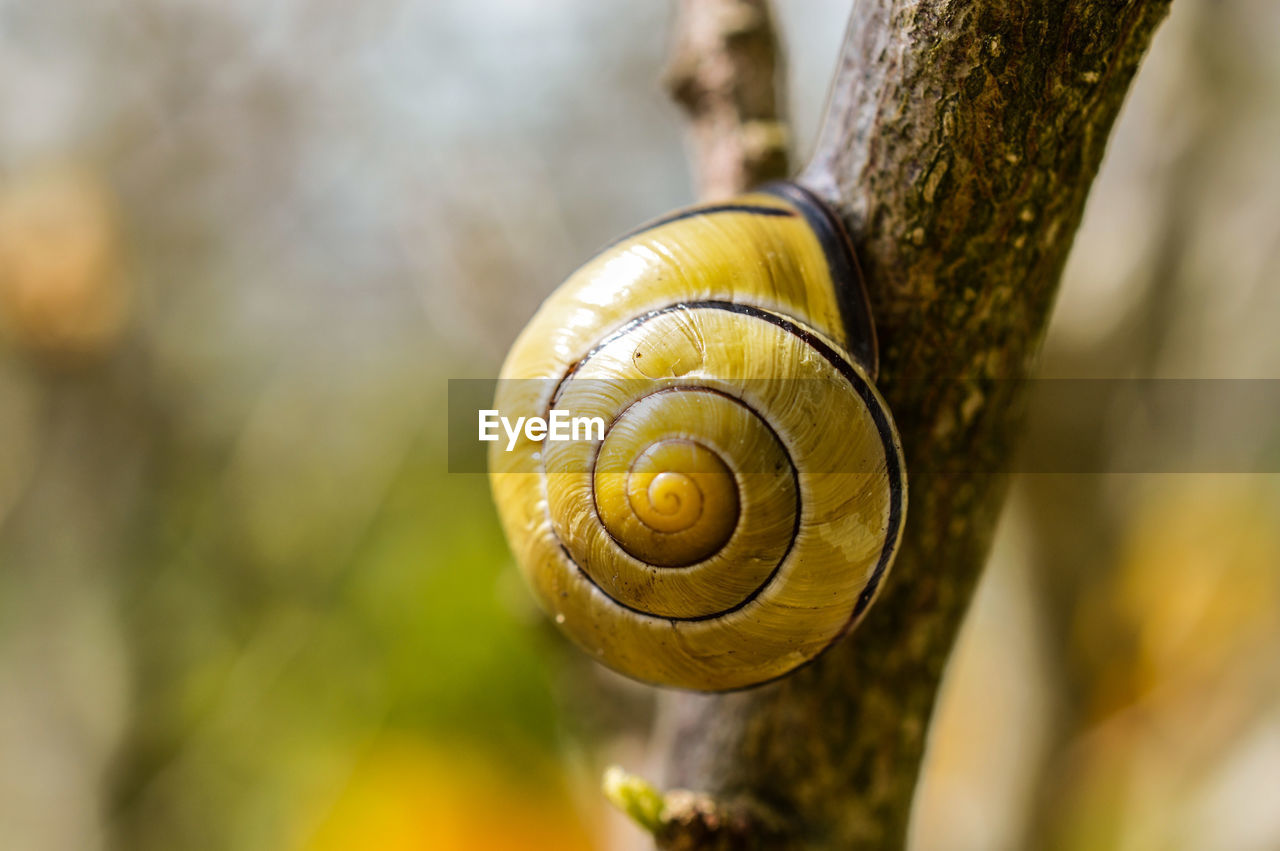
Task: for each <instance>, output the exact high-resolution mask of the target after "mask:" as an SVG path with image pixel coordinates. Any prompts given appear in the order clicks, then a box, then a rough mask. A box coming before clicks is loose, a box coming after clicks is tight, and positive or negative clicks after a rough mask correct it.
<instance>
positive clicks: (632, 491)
mask: <svg viewBox="0 0 1280 851" xmlns="http://www.w3.org/2000/svg"><path fill="white" fill-rule="evenodd" d="M750 224H754V223H750ZM721 227H723V225H721ZM618 256H620V257H621V258H623V259H625V258H626V257H627V256H628V254H627V253H626V252H624V253H622V254H621V255H618ZM614 271H615V272H616V270H614ZM649 271H650V272H652V269H650V270H649ZM797 271H798V270H793V274H795V273H796V272H797ZM613 282H614V283H615V284H616V283H617V279H616V277H614V278H613ZM587 283H588V284H589V283H590V281H588V282H587ZM694 294H695V295H696V294H697V292H696V290H695V292H694ZM710 294H711V295H716V294H718V293H716V292H715V291H714V290H712V292H711V293H710ZM570 295H573V296H574V297H575V298H576V299H578V303H579V304H581V303H582V301H583V300H584V293H583V291H582V290H581V289H579V290H577V291H573V292H571V293H570ZM585 295H586V296H587V297H589V296H590V292H589V290H588V291H587V292H586V294H585ZM771 306H772V305H771ZM548 307H551V308H557V309H559V310H561V311H567V313H566V314H565V315H562V316H560V317H557V320H558V321H560V322H563V321H564V320H565V318H566V316H567V317H568V318H569V319H570V320H572V318H573V315H574V314H573V311H572V307H573V305H572V304H559V305H557V304H554V297H553V302H548ZM548 307H544V311H543V312H544V313H545V312H546V311H547V310H548ZM540 316H541V314H540ZM584 317H585V319H586V320H589V321H584V322H583V323H582V326H581V327H573V330H572V338H573V340H574V343H575V345H577V346H581V345H582V342H581V341H582V340H583V338H585V337H587V335H589V334H592V333H595V334H596V335H597V339H595V340H593V341H591V343H590V345H589V347H588V348H586V349H585V351H584V352H581V353H580V354H579V355H578V356H576V357H568V356H566V354H565V347H564V346H563V345H562V343H563V341H564V340H565V339H566V337H567V334H566V333H564V332H562V333H561V335H560V336H559V337H556V336H554V335H553V336H552V337H551V338H549V339H538V338H537V337H536V336H534V337H532V338H531V335H530V333H529V332H526V335H525V336H524V337H523V338H522V342H521V343H518V344H517V346H516V349H515V351H513V356H512V359H511V360H509V361H508V363H509V364H511V363H512V362H513V361H516V362H518V363H521V364H523V365H524V366H525V367H527V368H529V370H530V371H532V372H533V373H534V374H533V375H526V376H522V377H525V378H541V379H543V380H541V381H533V382H529V381H524V382H522V381H510V382H505V383H504V384H503V385H502V387H501V388H500V390H499V394H498V401H497V405H498V407H499V409H501V410H511V411H516V412H520V413H526V412H530V413H532V412H537V413H542V414H545V413H546V412H548V411H550V410H552V409H558V410H567V411H569V412H571V413H572V415H573V416H575V417H577V416H585V417H599V418H600V419H602V420H603V421H604V422H605V423H607V427H606V430H605V433H604V435H603V440H571V441H564V442H541V443H537V442H532V441H527V440H525V441H522V442H521V444H520V445H518V446H517V447H516V448H515V450H514V451H513V452H510V453H508V452H505V451H501V450H495V451H494V452H493V454H492V456H491V469H492V470H493V471H494V477H493V483H494V490H495V494H496V496H497V500H498V504H499V506H500V508H501V509H502V515H503V521H504V524H505V525H506V528H507V532H508V536H509V538H510V539H511V541H512V544H513V549H514V550H515V554H516V557H517V561H518V562H519V563H520V565H521V567H522V569H523V570H524V572H525V574H526V576H527V577H528V578H529V580H530V582H531V585H532V587H533V588H534V590H535V592H536V593H537V595H538V597H539V599H540V601H541V603H542V605H543V606H544V607H545V608H546V609H547V610H548V611H549V612H550V613H551V614H552V615H553V617H554V619H555V621H556V623H557V624H559V626H560V627H561V628H562V629H563V630H564V631H565V632H566V633H568V634H569V636H570V637H571V638H573V639H574V640H575V641H576V642H577V643H579V644H580V645H582V646H583V647H584V648H586V649H588V650H590V651H591V652H593V653H594V654H595V655H596V656H597V657H598V658H599V659H600V660H601V661H604V662H605V663H607V664H609V665H610V666H611V667H614V668H616V669H618V670H619V671H622V672H623V673H626V674H628V675H630V676H633V677H635V678H637V679H641V680H645V681H648V682H655V683H663V684H668V685H674V686H680V687H686V688H695V689H707V690H721V689H730V688H740V687H744V686H748V685H752V684H756V683H759V682H763V681H767V680H770V679H773V678H776V677H778V676H781V675H783V674H785V673H787V672H789V671H791V670H793V669H794V668H796V667H798V666H799V665H801V664H803V663H804V662H806V661H808V660H809V659H812V658H813V657H814V656H816V655H817V654H818V653H820V652H821V651H822V650H823V649H824V648H825V647H827V646H828V645H830V644H831V643H832V642H833V641H834V640H835V639H836V638H838V637H839V636H840V635H842V634H843V633H844V632H845V631H846V630H847V629H849V628H850V627H851V626H852V625H853V623H854V622H855V621H856V620H857V618H858V617H859V616H860V615H861V613H862V612H863V611H864V610H865V609H866V607H867V605H869V603H870V602H871V600H872V598H873V597H874V595H875V593H876V591H877V589H878V587H879V584H880V581H881V579H882V578H883V576H884V573H885V571H886V570H887V569H888V567H889V564H890V562H891V560H892V557H893V554H894V551H895V550H896V546H897V543H898V540H899V537H900V532H901V525H902V519H903V510H904V504H905V484H904V481H903V471H902V466H903V465H902V458H901V449H900V447H899V445H898V441H897V436H896V432H895V430H894V428H893V425H892V421H891V420H890V418H889V416H888V413H887V411H886V409H885V406H884V404H883V401H882V400H881V399H880V397H879V395H878V394H877V392H876V390H875V388H874V387H873V385H872V383H871V381H870V380H869V378H868V376H867V374H866V372H865V370H864V369H863V367H862V366H861V365H860V364H859V363H857V362H856V361H855V360H854V359H852V358H851V357H850V356H848V354H847V353H846V352H845V351H844V350H843V349H842V347H841V346H840V345H839V344H838V343H837V342H836V341H835V340H833V339H832V338H831V337H830V336H828V335H827V334H824V333H823V332H822V331H820V330H818V329H817V328H815V327H813V326H811V325H809V324H807V323H806V322H804V321H802V320H801V319H799V318H797V317H796V316H794V315H788V314H784V313H782V312H780V311H777V310H771V309H768V308H767V307H764V306H759V305H752V304H746V303H742V301H737V300H728V299H722V298H693V299H690V300H687V301H676V302H670V303H668V304H665V305H661V304H660V305H657V306H654V307H653V308H651V309H648V310H643V311H641V312H640V313H639V315H637V316H634V317H633V318H632V319H630V321H625V322H622V323H620V324H614V325H613V327H608V325H609V322H608V318H607V317H601V316H600V314H599V311H592V312H586V313H583V314H581V315H580V317H579V318H584ZM570 325H572V322H571V321H570ZM602 325H603V326H606V327H605V328H604V329H603V331H602V332H601V331H594V329H596V328H599V327H600V326H602ZM538 327H539V323H538V320H536V319H535V322H534V324H533V325H532V326H531V329H533V330H534V331H535V332H536V331H537V330H538ZM517 355H519V360H518V361H517ZM511 373H512V371H511V370H508V371H507V372H506V373H505V375H506V377H508V378H514V377H516V376H513V375H512V374H511ZM522 474H523V475H522Z"/></svg>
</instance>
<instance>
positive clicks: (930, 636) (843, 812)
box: [657, 0, 1169, 849]
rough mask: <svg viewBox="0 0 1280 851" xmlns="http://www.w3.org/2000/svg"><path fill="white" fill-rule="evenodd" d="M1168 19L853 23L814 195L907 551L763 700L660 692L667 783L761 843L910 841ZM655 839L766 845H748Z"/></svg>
mask: <svg viewBox="0 0 1280 851" xmlns="http://www.w3.org/2000/svg"><path fill="white" fill-rule="evenodd" d="M1168 5H1169V3H1168V0H1129V2H1111V1H1110V0H1108V1H1107V2H1102V0H1066V2H1064V0H1013V2H1010V0H976V2H975V0H883V2H872V0H858V2H857V3H856V5H855V8H854V10H853V14H852V19H851V22H850V26H849V30H848V33H847V35H846V39H845V43H844V47H843V50H842V54H841V57H840V60H839V68H838V71H837V75H836V79H835V84H834V88H833V91H832V97H831V101H830V104H829V107H828V116H827V121H826V125H825V128H824V130H823V133H822V136H821V140H820V143H819V146H818V152H817V154H816V155H815V157H814V159H813V161H812V162H811V163H810V165H809V166H808V168H806V169H805V171H804V172H803V174H802V175H801V177H800V180H801V182H803V183H805V184H806V185H808V186H809V187H810V188H812V189H813V190H815V191H816V192H818V193H819V194H820V195H821V196H823V197H824V198H826V199H827V200H828V201H829V202H830V203H831V204H832V205H833V206H834V207H835V208H836V209H837V210H839V211H840V213H841V214H842V216H843V218H844V220H845V222H846V224H847V225H848V227H849V230H850V233H851V235H852V236H853V239H854V243H855V247H856V249H857V251H858V255H859V258H860V260H861V263H862V269H863V272H864V275H865V277H866V279H867V283H868V287H869V290H870V296H871V302H872V307H873V310H874V314H875V317H876V323H877V327H878V332H879V334H878V336H879V339H880V346H881V351H880V356H881V375H880V379H879V386H880V389H881V391H882V392H883V393H884V395H885V397H886V399H887V400H888V402H889V404H890V407H891V408H892V410H893V411H894V415H895V418H896V420H897V422H898V426H899V428H900V430H901V432H902V438H903V445H904V447H905V449H906V453H907V466H908V471H909V474H910V476H911V497H910V498H911V504H910V507H909V510H908V514H907V527H906V538H905V540H904V543H903V547H902V551H901V554H900V555H899V557H898V560H897V564H896V566H895V567H894V569H893V572H892V574H891V575H890V577H889V579H888V581H887V583H886V585H885V588H884V591H883V593H882V595H881V599H880V600H879V602H877V603H876V605H875V606H873V607H872V609H871V611H870V612H869V614H868V616H867V618H866V620H865V622H864V623H863V624H862V625H861V626H860V627H859V629H858V630H857V631H856V632H855V633H854V634H853V635H852V636H851V637H850V638H849V639H847V640H845V641H844V642H842V643H841V644H839V645H837V646H836V647H834V648H832V650H830V651H829V652H828V653H827V654H825V655H824V656H823V657H821V658H820V659H819V660H818V661H817V662H816V663H814V664H813V665H810V666H808V667H806V668H804V669H802V670H800V671H798V672H797V673H796V674H794V675H793V676H791V677H788V678H786V679H785V680H782V681H780V682H778V683H775V684H772V685H769V686H765V687H762V688H759V689H755V690H752V691H746V692H740V693H735V694H728V695H714V696H706V695H691V694H679V695H670V696H668V697H667V698H666V699H665V700H664V703H663V708H662V722H661V724H660V730H659V734H658V741H657V745H658V747H660V748H661V749H662V750H663V751H664V752H665V754H666V766H667V775H666V777H665V778H664V781H665V783H666V784H667V785H669V786H679V787H683V788H687V789H693V790H697V791H698V792H699V793H702V794H704V795H708V796H711V798H712V799H714V800H731V801H735V802H738V803H739V806H741V807H745V808H746V810H747V811H750V809H751V807H752V806H755V807H758V808H759V809H760V811H762V812H769V813H772V814H779V815H781V816H782V817H783V818H784V819H785V825H784V828H783V833H782V836H781V837H779V836H777V835H774V836H772V837H771V838H770V839H769V841H768V847H769V848H786V847H790V848H819V849H826V848H831V849H836V848H839V849H848V848H859V847H874V848H896V847H902V846H903V845H905V843H906V832H907V824H908V815H909V810H910V804H911V799H912V795H913V792H914V788H915V784H916V777H917V774H918V772H919V767H920V763H921V759H922V756H923V754H924V748H925V743H926V731H927V729H928V721H929V716H930V713H931V711H932V708H933V704H934V699H935V696H936V694H937V689H938V684H939V681H940V679H941V676H942V672H943V668H944V665H945V663H946V659H947V656H948V654H949V652H950V650H951V646H952V644H953V641H954V638H955V634H956V631H957V629H958V627H959V625H960V621H961V619H962V617H963V615H964V612H965V610H966V608H967V606H968V602H969V599H970V596H971V593H972V591H973V588H974V586H975V584H976V582H977V579H978V576H979V573H980V570H981V567H982V564H983V562H984V560H985V558H986V555H987V550H988V546H989V543H990V540H991V537H992V532H993V529H994V526H995V523H996V520H997V517H998V515H999V510H1000V506H1001V503H1002V502H1003V499H1004V495H1005V490H1006V478H1005V476H1004V475H1002V474H1001V473H1000V472H999V471H1000V470H1002V469H1003V468H1004V466H1005V463H1006V461H1007V458H1008V455H1009V453H1010V451H1011V443H1012V440H1013V437H1014V436H1015V434H1016V429H1017V410H1018V405H1017V402H1018V398H1019V385H1020V383H1021V382H1020V380H1021V379H1023V378H1025V377H1026V376H1027V375H1028V374H1029V372H1030V370H1031V367H1032V363H1033V360H1034V357H1035V354H1036V352H1037V349H1038V347H1039V343H1040V340H1041V339H1042V337H1043V334H1044V331H1045V328H1046V326H1047V324H1048V319H1049V312H1050V308H1051V306H1052V303H1053V298H1054V294H1055V291H1056V288H1057V283H1058V278H1059V275H1060V273H1061V270H1062V267H1063V264H1064V262H1065V260H1066V256H1067V252H1068V250H1069V248H1070V246H1071V241H1072V237H1073V234H1074V233H1075V230H1076V227H1077V225H1078V223H1079V221H1080V217H1081V214H1082V212H1083V209H1084V203H1085V198H1086V196H1087V194H1088V190H1089V186H1090V184H1091V183H1092V181H1093V178H1094V175H1095V174H1096V172H1097V169H1098V165H1099V163H1100V162H1101V159H1102V155H1103V152H1104V149H1105V146H1106V140H1107V136H1108V133H1109V131H1110V128H1111V125H1112V123H1113V122H1114V120H1115V117H1116V115H1117V114H1118V112H1119V110H1120V107H1121V104H1122V102H1123V100H1124V96H1125V93H1126V92H1127V90H1128V87H1129V83H1130V81H1131V79H1132V77H1133V75H1134V73H1135V71H1136V70H1137V67H1138V64H1139V61H1140V59H1141V57H1142V55H1143V53H1144V52H1145V50H1146V48H1147V45H1148V44H1149V42H1150V39H1151V37H1152V35H1153V33H1154V31H1155V29H1156V26H1157V24H1158V23H1159V22H1160V20H1161V19H1162V18H1163V17H1164V15H1165V14H1166V12H1167V10H1168ZM700 149H701V150H705V149H706V147H705V146H700ZM964 471H971V472H964ZM721 839H723V837H721ZM663 842H664V847H669V848H674V847H717V848H718V847H740V848H747V847H764V846H763V844H762V843H761V842H759V841H756V840H752V838H751V837H750V835H749V831H748V832H747V835H746V836H745V837H743V836H742V833H741V831H740V832H739V834H738V839H737V840H736V842H737V844H733V845H726V844H719V845H713V844H712V842H711V841H710V840H709V841H707V842H705V843H704V844H701V845H687V844H686V845H676V844H675V843H674V841H669V840H664V841H663Z"/></svg>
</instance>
